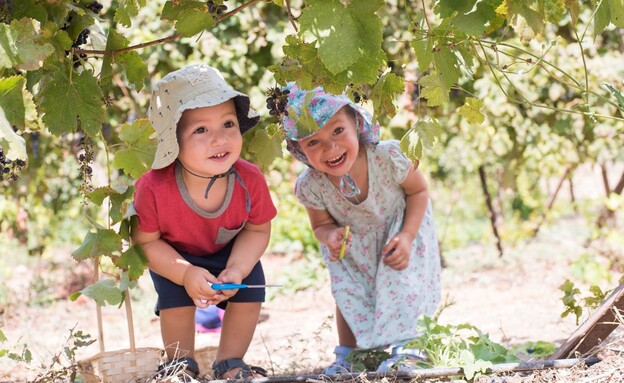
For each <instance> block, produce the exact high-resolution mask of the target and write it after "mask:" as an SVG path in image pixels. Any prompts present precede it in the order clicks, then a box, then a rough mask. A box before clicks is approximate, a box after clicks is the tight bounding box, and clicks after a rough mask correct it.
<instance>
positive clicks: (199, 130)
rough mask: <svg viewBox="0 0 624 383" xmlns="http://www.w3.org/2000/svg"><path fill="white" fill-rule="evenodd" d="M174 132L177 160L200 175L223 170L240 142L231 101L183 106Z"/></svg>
mask: <svg viewBox="0 0 624 383" xmlns="http://www.w3.org/2000/svg"><path fill="white" fill-rule="evenodd" d="M177 136H178V145H179V146H180V153H179V154H178V160H179V161H180V162H182V165H184V167H185V168H187V169H189V170H190V171H192V172H193V173H196V174H199V175H203V176H214V175H218V174H223V173H225V172H227V171H228V170H229V169H230V168H231V167H232V165H233V164H234V162H236V160H237V159H238V158H239V156H240V153H241V148H242V146H243V137H242V135H241V132H240V127H239V126H238V119H237V117H236V108H235V106H234V101H233V100H228V101H226V102H224V103H222V104H219V105H215V106H207V107H204V108H197V109H189V110H185V111H184V112H183V113H182V117H181V118H180V122H179V123H178V131H177Z"/></svg>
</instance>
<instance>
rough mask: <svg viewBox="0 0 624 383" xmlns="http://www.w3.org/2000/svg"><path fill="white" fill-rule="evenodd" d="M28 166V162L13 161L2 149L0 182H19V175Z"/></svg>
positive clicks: (0, 150) (0, 154)
mask: <svg viewBox="0 0 624 383" xmlns="http://www.w3.org/2000/svg"><path fill="white" fill-rule="evenodd" d="M24 166H26V161H24V160H21V159H19V158H18V159H17V160H15V161H11V160H10V159H8V158H6V157H5V156H4V151H3V150H2V148H0V181H4V180H9V181H17V173H18V172H19V171H20V170H22V168H23V167H24Z"/></svg>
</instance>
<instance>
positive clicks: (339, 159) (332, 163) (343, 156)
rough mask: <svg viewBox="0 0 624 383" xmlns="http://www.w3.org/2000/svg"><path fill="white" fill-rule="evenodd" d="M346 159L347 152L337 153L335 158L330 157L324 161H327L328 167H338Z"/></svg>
mask: <svg viewBox="0 0 624 383" xmlns="http://www.w3.org/2000/svg"><path fill="white" fill-rule="evenodd" d="M346 159H347V154H346V153H343V154H341V155H339V156H338V157H336V158H332V159H330V160H327V161H326V162H327V165H328V166H329V167H332V168H335V167H338V166H340V165H342V164H344V163H345V161H346Z"/></svg>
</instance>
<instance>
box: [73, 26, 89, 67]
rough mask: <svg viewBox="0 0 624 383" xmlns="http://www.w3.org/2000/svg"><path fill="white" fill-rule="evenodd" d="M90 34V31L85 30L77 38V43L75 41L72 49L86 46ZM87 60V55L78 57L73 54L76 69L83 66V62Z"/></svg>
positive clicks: (82, 54)
mask: <svg viewBox="0 0 624 383" xmlns="http://www.w3.org/2000/svg"><path fill="white" fill-rule="evenodd" d="M90 33H91V31H90V30H89V29H83V30H82V31H81V32H80V34H79V35H78V37H76V41H74V43H73V44H72V48H80V46H81V45H84V44H86V43H87V39H88V38H89V34H90ZM86 58H87V55H86V54H85V53H80V54H78V55H76V54H73V55H72V61H73V63H74V68H78V67H79V66H80V65H82V62H83V61H84V60H85V59H86Z"/></svg>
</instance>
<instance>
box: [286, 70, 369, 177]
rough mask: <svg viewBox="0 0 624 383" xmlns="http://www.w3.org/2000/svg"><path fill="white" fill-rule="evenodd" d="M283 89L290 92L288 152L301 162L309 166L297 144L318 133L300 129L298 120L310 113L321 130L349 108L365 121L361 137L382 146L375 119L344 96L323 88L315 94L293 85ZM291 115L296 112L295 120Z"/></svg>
mask: <svg viewBox="0 0 624 383" xmlns="http://www.w3.org/2000/svg"><path fill="white" fill-rule="evenodd" d="M283 89H284V90H286V89H288V91H289V93H288V113H289V114H288V115H287V116H284V131H285V133H286V138H287V141H286V149H288V151H289V152H290V153H291V154H292V155H293V156H294V157H295V158H296V159H298V160H299V161H301V162H304V163H306V164H308V165H309V164H310V163H309V161H308V158H307V157H306V155H305V154H304V153H303V151H302V150H301V147H300V146H299V144H298V141H301V140H303V139H305V138H308V137H310V136H311V135H313V134H314V133H316V132H314V131H312V132H311V131H310V130H307V129H305V128H303V127H301V126H298V125H297V119H301V117H302V113H308V114H309V115H310V116H311V117H312V118H313V119H314V121H315V123H316V125H317V126H318V128H319V129H321V128H323V126H325V124H326V123H327V121H329V120H330V119H331V118H332V117H333V116H334V114H336V113H338V111H339V110H340V109H342V108H343V107H345V106H347V105H349V106H350V107H351V108H353V110H355V112H356V113H358V114H359V115H360V116H361V117H362V126H359V131H358V135H359V137H360V138H361V139H363V140H364V141H365V142H368V143H371V144H373V145H377V144H378V143H379V124H376V123H373V121H372V120H373V117H372V116H371V115H370V113H368V111H366V110H365V109H364V108H362V107H361V106H359V105H357V104H356V103H354V102H353V101H351V99H350V98H349V97H347V96H346V95H345V94H339V95H338V94H332V93H326V92H325V90H324V89H323V87H322V86H319V87H316V88H314V89H312V90H303V89H301V88H299V87H298V86H297V85H296V84H295V83H294V82H289V83H288V84H286V87H284V88H283ZM292 112H295V113H296V116H293V115H292V114H291V113H292ZM302 128H303V129H302Z"/></svg>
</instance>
